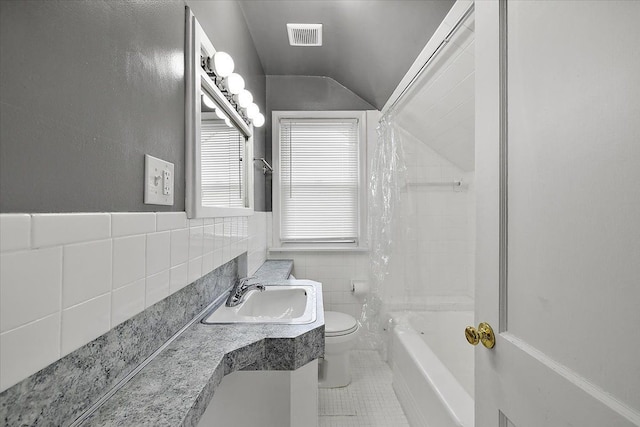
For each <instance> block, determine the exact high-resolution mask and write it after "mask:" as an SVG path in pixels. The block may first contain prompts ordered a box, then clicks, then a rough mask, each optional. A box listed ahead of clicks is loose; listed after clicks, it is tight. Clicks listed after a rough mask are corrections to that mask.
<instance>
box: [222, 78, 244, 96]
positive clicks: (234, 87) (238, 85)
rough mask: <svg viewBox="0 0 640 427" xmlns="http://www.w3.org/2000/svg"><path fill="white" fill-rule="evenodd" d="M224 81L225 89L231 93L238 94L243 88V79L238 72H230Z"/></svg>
mask: <svg viewBox="0 0 640 427" xmlns="http://www.w3.org/2000/svg"><path fill="white" fill-rule="evenodd" d="M225 83H226V85H227V89H228V90H229V92H231V93H232V94H233V95H238V94H239V93H240V92H242V91H243V90H244V79H243V78H242V76H241V75H240V74H237V73H231V74H229V75H228V76H227V78H226V79H225Z"/></svg>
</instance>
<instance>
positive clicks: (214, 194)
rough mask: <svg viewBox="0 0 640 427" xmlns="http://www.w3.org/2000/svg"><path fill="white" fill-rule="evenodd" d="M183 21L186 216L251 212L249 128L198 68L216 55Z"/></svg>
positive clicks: (194, 25)
mask: <svg viewBox="0 0 640 427" xmlns="http://www.w3.org/2000/svg"><path fill="white" fill-rule="evenodd" d="M186 15H187V18H186V32H187V34H186V51H185V55H186V61H185V80H186V89H187V90H186V99H185V104H186V108H185V129H186V131H185V141H186V150H185V153H186V158H185V172H186V211H187V216H188V217H189V218H204V217H207V218H209V217H220V216H242V215H251V214H252V213H253V194H252V193H253V168H252V167H251V164H252V162H251V160H252V159H253V126H252V125H251V124H247V122H246V121H245V119H244V118H243V117H242V116H241V115H240V114H239V113H238V112H237V111H236V109H235V107H234V106H233V105H232V104H231V102H229V100H228V99H227V98H226V96H225V94H224V93H223V92H222V91H221V90H220V88H219V87H218V85H216V82H214V80H213V79H212V77H210V76H209V75H208V74H207V73H206V72H205V70H204V69H203V68H202V66H201V63H202V58H210V57H212V56H213V54H214V53H215V52H216V51H215V49H214V47H213V45H212V44H211V42H210V41H209V39H208V37H207V35H206V34H205V33H204V31H203V30H202V27H201V26H200V24H199V23H198V21H197V19H196V18H195V16H194V15H193V13H192V12H191V11H190V10H189V9H188V8H187V13H186Z"/></svg>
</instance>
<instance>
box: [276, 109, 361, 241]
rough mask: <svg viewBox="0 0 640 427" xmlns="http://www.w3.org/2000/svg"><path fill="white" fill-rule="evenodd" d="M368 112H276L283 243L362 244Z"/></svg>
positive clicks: (278, 222) (278, 204)
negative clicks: (366, 113)
mask: <svg viewBox="0 0 640 427" xmlns="http://www.w3.org/2000/svg"><path fill="white" fill-rule="evenodd" d="M365 122H366V115H365V113H363V112H358V111H355V112H354V111H349V112H275V113H274V159H275V162H276V174H275V176H274V189H275V191H274V206H273V208H274V215H275V216H274V218H275V219H276V221H275V226H276V227H275V229H276V230H277V234H276V235H275V237H276V238H277V239H279V242H280V246H282V247H295V246H299V247H300V246H307V247H308V246H310V245H311V246H314V247H322V246H324V247H349V246H351V247H358V246H361V245H362V243H363V242H362V236H363V235H364V207H365V203H364V202H363V201H364V200H366V199H365V197H366V187H365V185H364V183H365V180H364V177H365V170H366V168H365V156H366V149H365V147H366V138H365V135H366V132H365V130H366V123H365Z"/></svg>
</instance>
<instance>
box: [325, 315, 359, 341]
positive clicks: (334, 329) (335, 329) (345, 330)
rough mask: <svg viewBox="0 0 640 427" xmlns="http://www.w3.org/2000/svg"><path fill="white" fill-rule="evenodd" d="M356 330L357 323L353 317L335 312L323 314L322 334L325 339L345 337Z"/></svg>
mask: <svg viewBox="0 0 640 427" xmlns="http://www.w3.org/2000/svg"><path fill="white" fill-rule="evenodd" d="M356 329H358V323H357V322H356V319H354V318H353V316H349V315H348V314H345V313H338V312H337V311H325V312H324V334H325V336H327V337H335V336H339V335H346V334H350V333H352V332H354V331H355V330H356Z"/></svg>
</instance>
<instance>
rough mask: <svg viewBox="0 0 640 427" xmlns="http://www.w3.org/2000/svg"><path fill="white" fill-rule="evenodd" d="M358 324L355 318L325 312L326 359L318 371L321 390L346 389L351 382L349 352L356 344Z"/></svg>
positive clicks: (322, 361) (333, 312)
mask: <svg viewBox="0 0 640 427" xmlns="http://www.w3.org/2000/svg"><path fill="white" fill-rule="evenodd" d="M357 334H358V322H356V319H354V318H353V316H349V315H348V314H344V313H338V312H335V311H325V312H324V337H325V339H324V359H323V360H321V362H320V365H319V370H318V386H319V387H320V388H336V387H345V386H347V385H349V383H350V382H351V371H350V369H349V350H351V349H352V348H353V345H354V344H355V338H356V336H357Z"/></svg>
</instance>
